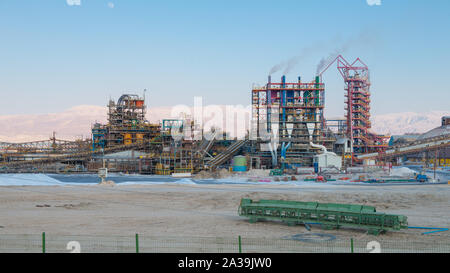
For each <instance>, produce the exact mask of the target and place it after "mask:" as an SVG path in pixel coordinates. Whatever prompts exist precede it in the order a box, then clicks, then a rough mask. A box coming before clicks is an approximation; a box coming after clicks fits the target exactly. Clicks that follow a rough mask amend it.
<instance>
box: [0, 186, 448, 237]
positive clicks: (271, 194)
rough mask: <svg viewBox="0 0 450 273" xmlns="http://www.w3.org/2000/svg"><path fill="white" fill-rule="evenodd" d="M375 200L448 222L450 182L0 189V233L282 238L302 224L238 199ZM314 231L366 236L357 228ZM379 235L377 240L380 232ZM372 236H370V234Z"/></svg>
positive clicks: (421, 221)
mask: <svg viewBox="0 0 450 273" xmlns="http://www.w3.org/2000/svg"><path fill="white" fill-rule="evenodd" d="M243 197H245V198H252V199H286V200H299V201H317V202H336V203H354V204H366V205H373V206H375V207H376V208H377V211H379V212H386V213H391V214H403V215H406V216H408V222H409V225H410V226H421V227H423V226H426V227H443V228H448V227H450V210H449V208H450V185H403V186H360V185H358V186H353V185H349V186H342V185H324V184H321V185H317V186H316V185H305V186H287V185H286V186H284V185H268V184H262V185H170V184H161V185H127V186H125V185H124V186H120V185H119V186H117V185H116V186H107V185H97V186H82V185H80V186H20V187H19V186H3V187H0V234H40V233H41V232H43V231H45V232H46V233H47V234H62V235H124V236H125V235H130V234H135V233H139V234H142V235H151V236H171V235H173V236H192V237H195V236H202V237H234V236H238V235H241V236H243V237H254V238H281V237H284V236H289V235H294V234H298V233H303V232H307V230H306V229H305V227H304V226H302V225H298V226H287V225H285V224H283V223H277V222H258V223H253V224H252V223H249V222H248V221H247V220H246V219H245V218H242V217H239V216H238V213H237V210H238V206H239V201H240V199H241V198H243ZM312 231H314V232H321V233H330V234H334V235H336V236H338V237H340V238H349V237H352V238H366V237H371V236H372V235H367V234H366V232H365V231H363V230H354V229H345V228H343V229H339V230H322V229H321V228H320V227H313V229H312ZM422 232H423V230H412V229H408V230H402V231H398V232H387V233H386V234H382V235H380V236H381V237H382V238H384V239H391V240H431V241H440V242H442V241H444V242H445V241H448V242H449V243H450V234H449V232H440V233H435V234H430V235H422V234H421V233H422ZM380 236H378V237H380ZM374 238H375V237H374Z"/></svg>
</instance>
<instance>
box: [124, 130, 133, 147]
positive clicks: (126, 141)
mask: <svg viewBox="0 0 450 273" xmlns="http://www.w3.org/2000/svg"><path fill="white" fill-rule="evenodd" d="M131 143H132V136H131V134H129V133H125V135H124V144H125V145H129V144H131Z"/></svg>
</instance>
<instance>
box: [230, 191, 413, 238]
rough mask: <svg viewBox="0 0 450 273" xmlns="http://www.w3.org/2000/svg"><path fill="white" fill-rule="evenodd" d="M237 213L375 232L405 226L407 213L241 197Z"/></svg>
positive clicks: (357, 206) (258, 219)
mask: <svg viewBox="0 0 450 273" xmlns="http://www.w3.org/2000/svg"><path fill="white" fill-rule="evenodd" d="M238 213H239V216H243V217H247V218H249V220H250V222H251V223H255V222H257V221H260V220H279V221H282V222H285V223H287V224H288V225H296V224H307V223H311V222H314V223H319V224H321V225H322V227H324V228H325V229H334V228H340V227H352V228H361V229H366V230H368V232H369V234H373V235H378V234H380V233H382V232H386V231H388V230H400V229H403V228H408V221H407V217H406V216H404V215H392V214H385V213H380V212H376V209H375V207H372V206H363V205H352V204H331V203H317V202H298V201H284V200H259V201H253V200H251V199H244V198H243V199H241V204H240V206H239V210H238Z"/></svg>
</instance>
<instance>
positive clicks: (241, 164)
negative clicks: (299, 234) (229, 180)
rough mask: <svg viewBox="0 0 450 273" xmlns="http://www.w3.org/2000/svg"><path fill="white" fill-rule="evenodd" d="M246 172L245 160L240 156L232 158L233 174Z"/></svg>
mask: <svg viewBox="0 0 450 273" xmlns="http://www.w3.org/2000/svg"><path fill="white" fill-rule="evenodd" d="M246 171H247V158H246V157H245V156H242V155H238V156H235V157H234V158H233V172H246Z"/></svg>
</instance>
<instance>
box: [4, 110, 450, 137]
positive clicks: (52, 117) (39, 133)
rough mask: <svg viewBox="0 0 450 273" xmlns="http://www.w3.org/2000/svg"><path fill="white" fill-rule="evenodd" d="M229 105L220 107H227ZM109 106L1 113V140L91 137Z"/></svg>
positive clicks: (382, 122)
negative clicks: (44, 111)
mask: <svg viewBox="0 0 450 273" xmlns="http://www.w3.org/2000/svg"><path fill="white" fill-rule="evenodd" d="M224 107H225V106H220V108H222V109H224ZM190 109H192V108H190ZM171 111H172V107H169V106H163V107H153V108H149V109H148V111H147V119H148V120H149V121H151V122H154V123H156V122H159V121H161V120H162V119H164V118H170V117H171ZM241 111H243V112H245V110H241ZM106 114H107V108H106V107H103V106H95V105H79V106H75V107H72V108H70V109H67V110H66V111H63V112H60V113H49V114H29V115H4V116H0V128H1V130H0V141H4V142H26V141H33V140H45V139H48V138H49V137H50V136H51V135H52V132H53V131H55V132H56V137H57V138H59V139H67V140H72V139H76V138H81V137H83V138H86V137H90V130H91V126H92V124H93V123H95V122H101V123H105V122H106ZM445 115H450V112H449V111H431V112H426V113H414V112H404V113H393V114H384V115H378V116H374V117H373V118H372V125H373V126H372V127H373V128H372V131H373V132H375V133H380V134H381V133H382V134H395V135H401V134H404V133H424V132H427V131H429V130H431V129H433V128H435V127H438V126H440V124H441V117H442V116H445Z"/></svg>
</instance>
